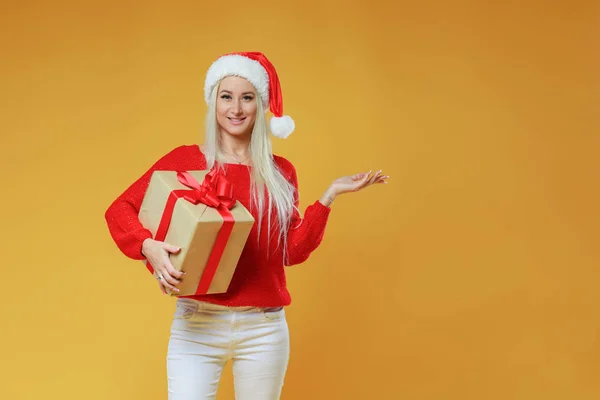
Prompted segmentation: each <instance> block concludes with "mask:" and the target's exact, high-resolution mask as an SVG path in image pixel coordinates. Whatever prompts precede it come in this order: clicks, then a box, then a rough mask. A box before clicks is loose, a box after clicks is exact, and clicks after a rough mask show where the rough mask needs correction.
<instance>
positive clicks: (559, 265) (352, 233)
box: [0, 0, 600, 400]
mask: <svg viewBox="0 0 600 400" xmlns="http://www.w3.org/2000/svg"><path fill="white" fill-rule="evenodd" d="M301 3H302V2H289V3H288V2H274V1H266V2H261V3H260V4H250V3H221V2H191V1H188V2H166V1H162V2H147V3H146V2H133V1H125V2H123V1H119V2H116V1H103V2H100V1H87V2H75V1H60V2H41V1H37V2H33V1H28V2H27V1H25V2H18V3H16V2H12V4H7V3H5V4H3V5H2V12H1V13H0V15H1V17H0V18H1V21H0V31H1V35H0V43H1V54H2V55H1V57H2V62H1V63H0V68H1V70H0V80H1V81H2V82H1V86H2V95H1V104H0V106H1V107H0V110H1V111H0V113H1V117H2V118H1V124H2V126H1V131H2V133H1V141H0V167H1V168H2V171H3V177H4V178H3V182H4V183H3V193H2V200H1V202H2V204H1V208H0V209H1V211H0V221H1V223H2V230H1V233H0V235H1V237H0V239H1V241H0V243H1V244H2V263H3V274H2V287H3V290H2V301H1V302H0V310H1V312H2V315H1V316H2V322H3V329H2V333H1V336H0V337H1V340H0V346H1V347H0V354H1V355H2V363H1V364H0V376H1V377H2V378H1V385H0V398H2V399H7V400H9V399H11V400H12V399H39V398H46V399H82V398H85V399H87V400H94V399H103V400H104V399H111V400H118V399H128V400H130V399H165V398H166V379H165V362H164V357H165V353H166V344H167V339H168V328H169V325H170V321H171V312H172V310H173V303H174V299H172V298H166V297H164V296H161V295H160V293H159V291H158V289H157V287H156V284H155V282H154V281H153V279H152V278H151V277H150V275H149V274H147V272H146V270H145V269H144V267H143V265H142V264H141V263H139V262H135V261H131V260H128V259H126V258H125V257H124V256H122V255H121V254H120V253H119V252H118V250H117V249H116V247H115V246H114V244H113V242H112V241H111V239H110V237H109V235H108V232H107V230H106V227H105V222H104V219H103V214H104V210H105V209H106V207H107V206H108V205H109V203H110V202H111V201H112V200H113V199H114V198H115V196H117V195H118V194H119V193H120V192H121V191H122V190H123V189H124V188H125V187H126V186H127V185H129V183H130V182H131V181H132V180H134V179H136V178H137V177H138V176H139V175H140V174H141V173H142V172H143V171H145V169H146V168H147V167H149V166H150V164H151V163H152V162H154V160H156V159H157V158H158V157H160V156H161V155H162V154H164V153H165V152H166V151H168V150H170V149H171V148H173V147H174V146H178V145H180V144H183V143H193V142H198V141H201V139H202V137H203V134H202V127H203V120H204V111H205V105H204V103H203V100H202V87H203V80H204V73H205V71H206V68H207V67H208V65H209V64H210V62H212V61H213V60H214V58H215V57H216V56H218V55H219V54H221V53H224V52H229V51H238V50H260V51H263V52H265V53H266V54H267V55H268V56H269V57H270V58H271V59H272V61H273V62H274V63H275V65H276V67H277V68H278V71H279V73H280V77H281V80H282V85H283V93H284V100H285V110H286V112H287V113H289V114H290V115H292V116H293V117H294V118H295V120H296V122H297V131H296V132H295V133H294V134H293V135H292V136H291V137H290V138H289V139H287V140H285V141H281V140H279V141H275V142H274V149H275V152H276V153H277V154H281V155H283V156H285V157H287V158H289V159H290V160H291V161H292V162H293V163H294V164H295V165H296V168H297V170H298V173H299V178H300V188H301V201H302V207H303V208H304V207H306V205H307V204H309V203H310V202H312V201H314V200H315V199H317V198H318V197H320V196H321V193H322V191H323V190H325V188H326V187H327V185H328V184H329V182H330V181H331V180H332V179H334V178H336V177H338V176H341V175H344V174H352V173H355V172H360V171H363V170H366V169H370V168H374V169H378V168H383V169H384V171H385V172H387V173H388V174H389V175H391V178H390V184H389V185H387V186H377V187H374V188H370V189H369V190H367V191H365V192H361V193H357V194H351V195H346V196H342V197H340V198H339V199H338V201H336V204H335V205H334V211H333V213H332V215H331V220H330V223H329V226H328V230H327V233H326V237H325V240H324V242H323V244H322V247H321V248H319V249H318V250H317V252H315V253H314V254H313V256H312V258H311V259H310V260H309V261H308V262H306V263H305V264H304V265H301V266H297V267H294V268H292V269H289V270H288V271H289V275H288V276H289V286H290V290H291V292H292V296H293V304H292V306H290V307H289V309H288V318H289V324H290V329H291V340H292V356H291V364H290V368H289V372H288V376H287V380H286V384H285V386H284V393H283V399H288V400H294V399H303V400H304V399H461V400H465V399H478V400H480V399H538V398H539V399H541V398H544V399H547V400H550V399H578V400H584V399H597V398H599V396H600V380H599V379H598V377H599V376H600V345H599V342H598V331H599V328H600V317H599V314H598V305H599V300H600V295H599V294H598V293H599V291H598V290H597V286H598V282H599V278H600V272H599V271H600V269H599V268H598V267H599V266H600V265H599V264H600V262H599V260H600V250H599V246H598V239H599V235H598V231H597V229H598V226H599V223H600V218H599V212H598V208H597V207H598V204H599V203H600V191H599V189H598V181H597V180H598V173H599V172H600V168H599V165H598V161H597V160H596V159H595V156H596V153H598V150H599V149H600V147H599V146H600V140H599V131H600V124H599V122H598V118H597V116H598V105H599V104H600V96H599V92H600V91H599V89H600V82H599V78H598V74H597V72H598V70H600V62H599V57H598V40H599V39H600V30H599V26H600V24H599V23H598V22H599V15H600V14H599V8H598V2H594V1H592V0H590V1H572V0H570V1H567V0H563V1H554V2H537V1H521V2H508V3H507V4H504V5H484V4H479V3H478V2H466V1H465V2H460V3H457V2H454V4H452V5H450V2H445V1H426V2H422V1H421V2H416V1H415V2H395V3H396V5H392V3H393V2H385V4H386V5H383V4H384V2H372V1H369V2H367V1H361V2H354V3H353V2H347V1H341V0H337V1H331V0H327V1H305V2H304V3H303V4H301ZM378 3H381V4H378ZM503 3H504V2H503ZM509 3H513V4H509ZM232 398H233V391H232V379H231V369H230V368H228V369H227V370H226V373H225V375H224V377H223V381H222V385H221V388H220V392H219V399H232Z"/></svg>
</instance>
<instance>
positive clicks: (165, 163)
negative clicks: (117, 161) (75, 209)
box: [104, 146, 183, 260]
mask: <svg viewBox="0 0 600 400" xmlns="http://www.w3.org/2000/svg"><path fill="white" fill-rule="evenodd" d="M181 149H183V146H181V147H178V148H176V149H174V150H172V151H171V152H169V153H167V154H166V155H164V156H163V157H161V158H160V159H159V160H158V161H156V162H155V163H154V164H153V165H152V166H151V167H150V169H148V170H147V171H146V172H145V173H144V174H143V175H142V176H141V177H139V178H138V179H137V180H136V181H135V182H133V183H132V184H131V185H130V186H129V187H128V188H127V189H126V190H125V191H124V192H123V193H122V194H121V195H119V196H118V197H117V198H116V199H115V200H114V201H113V202H112V204H111V205H110V206H109V207H108V209H107V210H106V212H105V214H104V218H105V220H106V223H107V225H108V231H109V233H110V235H111V237H112V239H113V240H114V242H115V244H116V245H117V247H118V248H119V250H121V252H122V253H123V254H124V255H125V256H127V257H129V258H132V259H134V260H144V259H145V257H144V255H143V254H142V243H143V242H144V240H146V239H147V238H152V232H150V231H149V230H148V229H146V228H144V226H143V225H142V224H141V222H140V220H139V218H138V213H139V210H140V207H141V205H142V201H143V199H144V195H145V194H146V189H147V188H148V185H149V183H150V178H151V177H152V173H153V172H154V171H156V170H170V169H174V168H175V167H176V162H177V157H178V156H179V157H181V156H182V155H181V154H180V153H181Z"/></svg>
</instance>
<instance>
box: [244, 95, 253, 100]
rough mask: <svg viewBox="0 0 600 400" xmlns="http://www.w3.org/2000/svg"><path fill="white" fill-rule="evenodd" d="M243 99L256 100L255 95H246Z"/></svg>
mask: <svg viewBox="0 0 600 400" xmlns="http://www.w3.org/2000/svg"><path fill="white" fill-rule="evenodd" d="M243 99H244V100H246V101H252V100H254V96H250V95H246V96H244V97H243Z"/></svg>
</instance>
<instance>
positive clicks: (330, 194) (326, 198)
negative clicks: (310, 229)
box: [320, 187, 337, 207]
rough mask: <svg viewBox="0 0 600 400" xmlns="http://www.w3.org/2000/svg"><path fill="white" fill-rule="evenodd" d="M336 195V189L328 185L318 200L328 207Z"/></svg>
mask: <svg viewBox="0 0 600 400" xmlns="http://www.w3.org/2000/svg"><path fill="white" fill-rule="evenodd" d="M336 197H337V193H336V191H335V190H333V189H332V188H331V187H330V188H329V189H327V190H326V191H325V193H323V197H321V200H320V201H321V203H322V204H323V205H324V206H326V207H329V206H331V205H332V204H333V202H334V201H335V198H336Z"/></svg>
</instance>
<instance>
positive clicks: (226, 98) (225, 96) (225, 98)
mask: <svg viewBox="0 0 600 400" xmlns="http://www.w3.org/2000/svg"><path fill="white" fill-rule="evenodd" d="M221 98H222V99H224V100H230V99H231V96H230V95H228V94H222V95H221Z"/></svg>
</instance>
